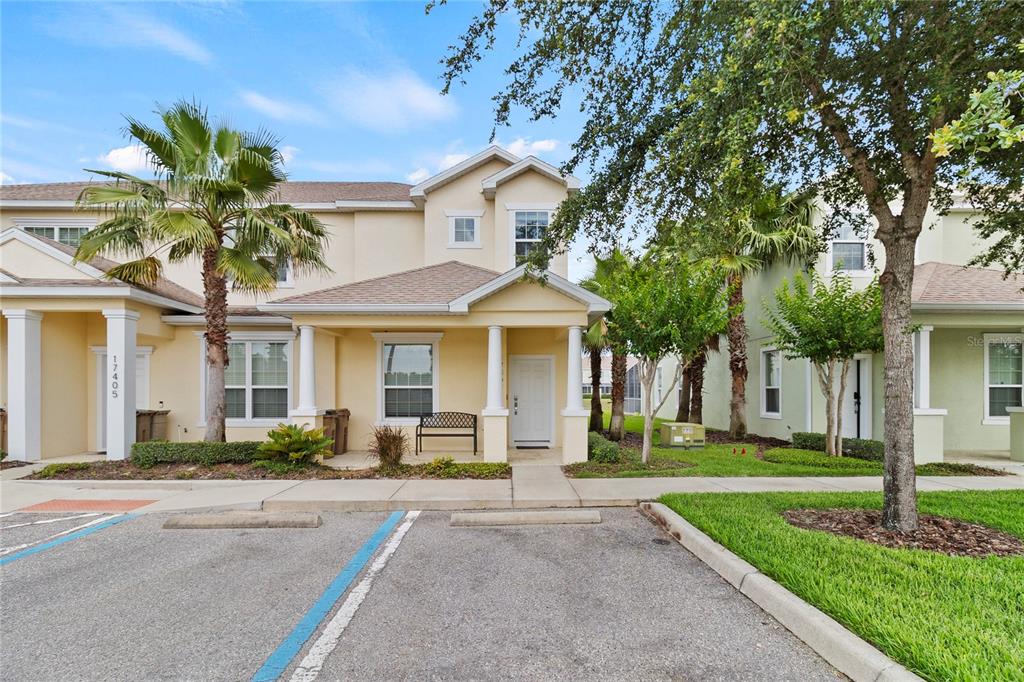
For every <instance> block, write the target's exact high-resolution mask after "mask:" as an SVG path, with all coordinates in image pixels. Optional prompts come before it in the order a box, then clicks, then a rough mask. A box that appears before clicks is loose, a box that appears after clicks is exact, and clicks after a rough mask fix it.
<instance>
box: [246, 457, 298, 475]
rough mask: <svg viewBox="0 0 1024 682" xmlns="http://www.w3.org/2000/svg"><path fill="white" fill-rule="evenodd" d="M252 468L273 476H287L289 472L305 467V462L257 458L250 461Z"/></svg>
mask: <svg viewBox="0 0 1024 682" xmlns="http://www.w3.org/2000/svg"><path fill="white" fill-rule="evenodd" d="M252 468H253V469H263V470H264V471H268V472H270V473H272V474H274V475H275V476H287V475H288V474H290V473H293V472H295V471H300V470H302V469H305V468H307V465H306V464H305V463H300V462H288V461H284V460H271V459H258V460H256V461H255V462H253V463H252Z"/></svg>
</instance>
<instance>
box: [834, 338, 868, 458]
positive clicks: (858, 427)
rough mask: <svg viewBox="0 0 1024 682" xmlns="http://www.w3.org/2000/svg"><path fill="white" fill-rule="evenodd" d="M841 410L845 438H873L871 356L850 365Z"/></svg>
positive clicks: (862, 357)
mask: <svg viewBox="0 0 1024 682" xmlns="http://www.w3.org/2000/svg"><path fill="white" fill-rule="evenodd" d="M838 390H839V382H838V381H837V382H836V391H838ZM841 409H842V411H843V438H871V426H872V424H871V356H869V355H858V356H856V357H855V358H854V360H853V361H852V362H851V363H850V371H849V373H848V374H847V376H846V395H845V396H844V399H843V405H842V408H841Z"/></svg>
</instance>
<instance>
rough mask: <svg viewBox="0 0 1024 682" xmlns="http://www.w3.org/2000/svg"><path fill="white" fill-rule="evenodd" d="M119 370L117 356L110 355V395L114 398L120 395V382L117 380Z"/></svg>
mask: <svg viewBox="0 0 1024 682" xmlns="http://www.w3.org/2000/svg"><path fill="white" fill-rule="evenodd" d="M119 371H120V365H119V364H118V363H117V356H116V355H111V356H110V397H111V398H116V397H117V396H118V395H120V390H119V389H120V388H121V384H120V383H119V382H118V380H117V374H118V372H119Z"/></svg>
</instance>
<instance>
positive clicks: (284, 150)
mask: <svg viewBox="0 0 1024 682" xmlns="http://www.w3.org/2000/svg"><path fill="white" fill-rule="evenodd" d="M300 151H302V150H301V149H299V148H298V147H293V146H292V145H290V144H286V145H285V146H283V147H281V149H280V152H281V159H282V160H283V161H284V162H285V163H291V162H292V160H293V159H294V158H295V156H296V155H297V154H298V153H299V152H300Z"/></svg>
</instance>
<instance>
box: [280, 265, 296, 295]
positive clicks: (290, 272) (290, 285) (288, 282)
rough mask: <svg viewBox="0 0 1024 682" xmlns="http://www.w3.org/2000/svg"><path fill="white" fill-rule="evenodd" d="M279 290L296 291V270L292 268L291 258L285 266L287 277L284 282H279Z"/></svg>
mask: <svg viewBox="0 0 1024 682" xmlns="http://www.w3.org/2000/svg"><path fill="white" fill-rule="evenodd" d="M277 288H278V289H294V288H295V268H293V267H292V259H291V258H289V259H288V262H287V263H286V264H285V276H284V281H281V280H278V282H277Z"/></svg>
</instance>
